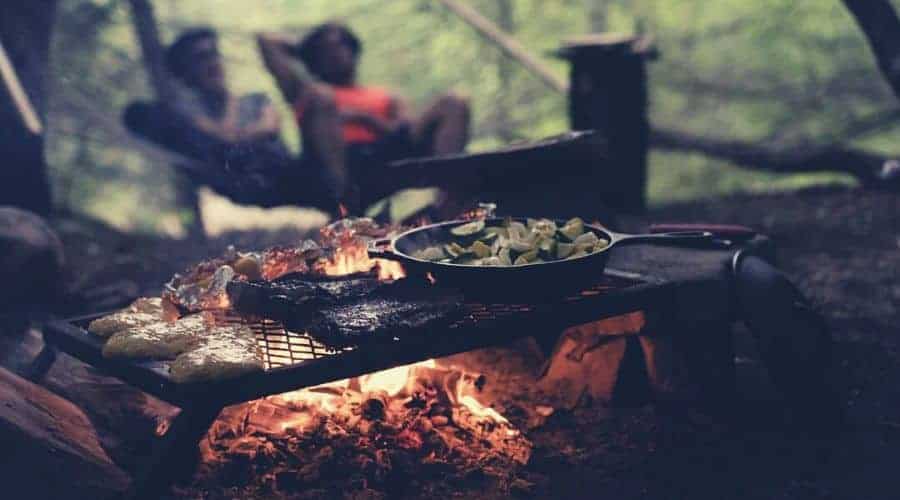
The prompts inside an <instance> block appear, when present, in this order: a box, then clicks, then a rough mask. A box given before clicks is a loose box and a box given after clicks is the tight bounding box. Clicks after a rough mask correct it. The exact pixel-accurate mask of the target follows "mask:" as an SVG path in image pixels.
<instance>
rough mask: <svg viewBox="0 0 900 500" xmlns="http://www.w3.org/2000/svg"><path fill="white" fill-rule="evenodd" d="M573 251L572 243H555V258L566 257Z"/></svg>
mask: <svg viewBox="0 0 900 500" xmlns="http://www.w3.org/2000/svg"><path fill="white" fill-rule="evenodd" d="M574 252H575V244H574V243H557V244H556V258H557V259H565V258H568V257H569V256H570V255H572V254H573V253H574Z"/></svg>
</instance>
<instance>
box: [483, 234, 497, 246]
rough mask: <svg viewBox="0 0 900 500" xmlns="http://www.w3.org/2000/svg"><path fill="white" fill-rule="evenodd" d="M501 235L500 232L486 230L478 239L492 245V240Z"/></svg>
mask: <svg viewBox="0 0 900 500" xmlns="http://www.w3.org/2000/svg"><path fill="white" fill-rule="evenodd" d="M499 237H500V235H499V234H498V233H488V232H485V233H484V234H483V235H482V236H481V237H479V238H478V239H479V240H480V241H483V242H485V243H487V244H488V245H490V244H491V243H492V242H494V241H496V240H497V238H499Z"/></svg>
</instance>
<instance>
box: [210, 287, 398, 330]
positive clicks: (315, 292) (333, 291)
mask: <svg viewBox="0 0 900 500" xmlns="http://www.w3.org/2000/svg"><path fill="white" fill-rule="evenodd" d="M381 286H383V284H382V283H381V282H379V281H378V280H375V279H365V278H350V279H344V280H314V279H304V278H299V277H297V276H290V277H286V278H283V279H279V280H276V281H271V282H270V281H232V282H231V283H229V284H228V287H227V291H228V298H229V300H230V301H231V305H232V306H233V307H234V309H235V310H236V311H238V312H240V313H243V314H252V315H256V316H263V317H267V318H271V319H283V318H298V319H304V318H305V319H307V320H308V319H310V318H311V314H312V312H313V311H315V310H318V309H321V308H324V307H331V306H334V305H338V304H343V303H347V302H350V301H353V300H356V299H359V298H362V297H365V296H366V295H368V294H370V293H372V292H373V291H375V290H377V289H378V288H380V287H381Z"/></svg>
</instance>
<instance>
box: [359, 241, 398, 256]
mask: <svg viewBox="0 0 900 500" xmlns="http://www.w3.org/2000/svg"><path fill="white" fill-rule="evenodd" d="M393 243H394V240H392V239H390V238H379V239H377V240H372V241H370V242H369V244H368V246H367V247H366V252H367V253H368V254H369V257H370V258H372V259H387V260H396V261H400V260H401V258H400V256H399V255H397V253H396V252H394V245H393Z"/></svg>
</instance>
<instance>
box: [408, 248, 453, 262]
mask: <svg viewBox="0 0 900 500" xmlns="http://www.w3.org/2000/svg"><path fill="white" fill-rule="evenodd" d="M413 257H415V258H417V259H422V260H429V261H435V260H441V259H444V258H446V257H447V256H446V255H445V254H444V251H443V250H441V248H440V247H428V248H423V249H421V250H419V251H418V252H416V253H415V254H413Z"/></svg>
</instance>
